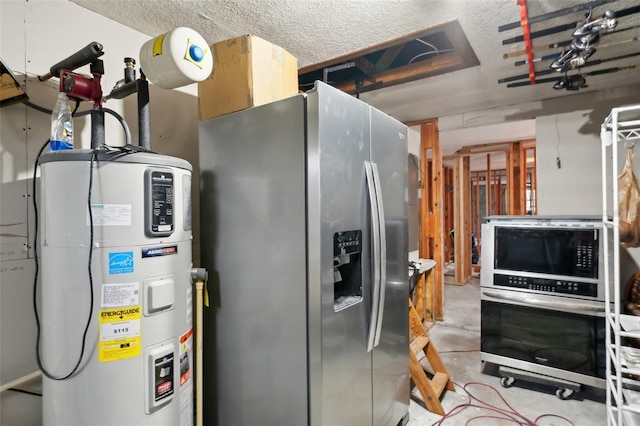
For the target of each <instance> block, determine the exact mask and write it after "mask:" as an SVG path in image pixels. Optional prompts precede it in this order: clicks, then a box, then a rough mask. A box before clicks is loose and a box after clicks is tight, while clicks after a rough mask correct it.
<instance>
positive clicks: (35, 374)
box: [0, 371, 42, 393]
mask: <svg viewBox="0 0 640 426" xmlns="http://www.w3.org/2000/svg"><path fill="white" fill-rule="evenodd" d="M40 376H42V373H41V372H40V371H34V372H33V373H29V374H27V375H26V376H22V377H19V378H17V379H15V380H12V381H10V382H9V383H5V384H4V385H2V386H0V393H2V392H4V391H7V390H9V389H12V388H15V387H16V386H20V385H22V384H24V383H27V382H30V381H31V380H33V379H37V378H38V377H40Z"/></svg>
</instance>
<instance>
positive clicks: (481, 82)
mask: <svg viewBox="0 0 640 426" xmlns="http://www.w3.org/2000/svg"><path fill="white" fill-rule="evenodd" d="M72 1H73V2H74V3H77V4H79V5H81V6H83V7H86V8H88V9H90V10H93V11H95V12H96V13H99V14H101V15H104V16H105V17H108V18H111V19H113V20H115V21H117V22H120V23H122V24H124V25H126V26H128V27H131V28H134V29H136V30H138V31H141V32H143V33H145V34H148V35H149V36H152V37H153V36H156V35H159V34H162V33H164V32H167V31H170V30H172V29H173V28H175V27H178V26H186V27H190V28H193V29H194V30H196V31H198V32H199V33H200V34H202V35H203V36H204V38H205V39H206V40H207V41H209V42H210V43H214V42H217V41H220V40H224V39H227V38H230V37H234V36H237V35H241V34H254V35H257V36H259V37H262V38H264V39H266V40H268V41H271V42H272V43H275V44H277V45H279V46H282V47H283V48H285V49H286V50H288V51H289V52H291V53H292V54H293V55H295V56H296V57H297V58H298V62H299V63H298V65H299V66H301V67H302V66H305V65H310V64H314V63H317V62H320V61H324V60H328V59H331V58H334V57H337V56H341V55H345V54H348V53H350V52H353V51H356V50H359V49H362V48H365V47H369V46H372V45H375V44H378V43H381V42H385V41H388V40H390V39H393V38H397V37H400V36H403V35H405V34H407V33H411V32H415V31H418V30H423V29H426V28H429V27H431V26H433V25H436V24H440V23H443V22H446V21H450V20H454V19H457V20H458V21H459V22H460V24H461V26H462V29H463V31H464V33H465V34H466V36H467V38H468V40H469V41H470V43H471V46H472V48H473V50H474V52H475V54H476V55H477V57H478V59H479V61H480V65H479V66H476V67H472V68H468V69H465V70H461V71H456V72H452V73H448V74H445V75H440V76H435V77H431V78H426V79H423V80H419V81H414V82H411V83H405V84H401V85H398V86H393V87H389V88H385V89H380V90H375V91H372V92H367V93H364V94H362V95H361V98H362V99H363V100H365V101H366V102H368V103H370V104H372V105H374V106H376V107H377V108H379V109H381V110H383V111H385V112H386V113H388V114H390V115H392V116H394V117H396V118H397V119H399V120H401V121H405V122H406V121H412V120H420V119H425V118H431V117H442V116H447V115H453V114H458V113H466V112H471V111H477V110H482V109H486V108H490V107H504V106H508V105H513V104H519V103H523V102H530V101H536V100H542V99H547V98H553V97H558V96H568V95H572V94H575V93H576V92H569V91H565V90H562V91H556V90H554V89H553V88H552V84H538V85H535V86H527V87H518V88H507V87H506V85H505V84H498V79H500V78H504V77H508V76H512V75H516V74H522V73H527V71H528V67H527V66H515V65H514V62H515V61H516V60H522V59H525V57H524V56H520V57H517V58H510V59H503V54H505V53H508V52H513V51H516V50H521V49H523V48H524V43H522V42H520V43H515V44H509V45H503V44H502V40H504V39H507V38H511V37H515V36H518V35H522V30H521V29H520V28H516V29H512V30H508V31H504V32H498V27H499V26H500V25H504V24H508V23H511V22H514V21H519V19H520V8H519V6H518V5H517V1H516V0H484V1H481V0H188V1H187V0H136V1H127V0H72ZM588 1H593V0H579V1H577V0H528V7H529V16H530V17H533V16H537V15H541V14H544V13H548V12H552V11H556V10H559V9H564V8H568V7H572V6H576V5H579V4H583V3H586V2H588ZM638 4H639V2H638V0H616V1H613V2H611V3H609V4H607V5H606V6H598V7H596V8H595V9H594V16H596V17H600V16H601V15H602V13H603V12H604V10H605V9H611V10H614V11H616V10H623V9H626V8H629V7H634V6H637V5H638ZM584 16H585V11H579V12H573V13H571V14H568V15H565V16H562V17H559V18H555V19H552V20H547V21H544V22H540V23H536V24H532V25H531V31H537V30H541V29H545V28H550V27H553V26H557V25H560V24H567V23H577V22H579V21H581V20H582V19H584ZM639 24H640V13H636V14H633V15H629V16H627V17H624V18H621V19H620V22H619V24H618V28H626V27H631V26H635V25H639ZM639 34H640V30H639V29H637V28H636V29H633V30H630V31H625V32H621V33H619V34H610V35H608V36H607V37H606V39H605V38H604V37H603V38H602V40H601V45H603V46H602V47H600V48H599V49H598V51H597V52H596V53H595V55H593V57H592V58H591V60H595V59H605V58H610V57H617V56H620V55H624V54H628V53H634V52H640V42H638V41H634V42H629V43H620V44H618V45H616V46H612V47H606V46H604V44H605V40H606V43H612V42H615V41H623V40H626V39H629V38H631V37H634V36H638V35H639ZM570 35H571V30H567V31H564V32H561V33H558V34H554V35H550V36H545V37H541V38H537V39H535V40H533V45H534V46H536V45H544V44H549V43H553V42H556V41H561V40H566V39H569V38H570ZM560 50H561V49H552V50H548V51H544V52H540V53H536V54H535V56H540V55H548V54H551V53H557V52H560ZM635 64H638V68H635V69H632V70H628V71H621V72H617V73H610V74H604V75H599V76H590V77H587V82H588V87H587V88H584V89H582V90H581V91H590V90H598V89H604V88H614V87H619V86H624V85H628V84H636V83H638V82H639V81H640V56H637V57H633V58H628V59H624V60H618V61H615V62H614V61H612V62H607V63H606V64H602V65H600V66H595V67H592V68H593V69H591V68H589V70H590V71H591V70H596V69H604V68H610V67H618V66H625V65H635ZM548 68H549V62H539V63H537V64H536V70H546V69H548ZM584 71H585V72H586V71H587V68H585V69H584ZM555 75H557V76H558V78H560V77H561V75H559V74H555ZM552 76H553V75H552ZM546 77H549V76H546Z"/></svg>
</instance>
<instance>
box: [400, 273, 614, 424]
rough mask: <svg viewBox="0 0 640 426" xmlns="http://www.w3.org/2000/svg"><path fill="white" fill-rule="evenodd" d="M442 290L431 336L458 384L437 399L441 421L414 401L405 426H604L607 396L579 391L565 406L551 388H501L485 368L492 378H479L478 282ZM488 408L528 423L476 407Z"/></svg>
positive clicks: (518, 384) (526, 384) (523, 385)
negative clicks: (441, 410) (441, 304)
mask: <svg viewBox="0 0 640 426" xmlns="http://www.w3.org/2000/svg"><path fill="white" fill-rule="evenodd" d="M444 290H445V291H444V298H445V306H444V315H445V319H444V321H438V322H436V323H435V324H433V325H430V329H429V335H430V337H431V341H432V342H433V344H434V345H436V348H437V349H438V352H439V353H440V355H441V358H442V361H443V362H444V364H445V366H446V367H447V370H448V371H449V374H450V376H451V378H452V380H453V381H454V383H455V384H456V391H455V392H452V391H445V393H444V395H443V397H442V399H441V402H442V406H443V408H444V410H445V412H446V415H445V416H444V417H443V416H439V415H436V414H433V413H431V412H429V411H427V410H426V409H424V408H423V407H422V406H421V405H420V404H419V403H417V402H416V401H413V400H412V401H411V404H410V407H409V414H410V420H409V426H432V425H440V424H442V425H445V426H446V425H451V426H457V425H464V424H466V422H467V421H469V420H470V419H474V420H472V421H471V424H472V425H474V426H478V425H483V426H500V425H513V424H529V425H536V426H550V425H555V426H568V425H575V426H603V425H606V424H607V420H606V410H605V403H604V401H605V396H606V392H605V391H604V390H603V389H596V388H590V387H583V389H582V390H581V391H579V392H576V393H574V394H573V395H572V396H571V397H570V398H569V399H567V400H564V401H563V400H560V399H559V398H557V397H556V396H555V391H556V388H555V387H551V386H544V385H538V384H534V383H531V382H524V381H519V380H516V382H515V383H514V385H513V386H512V387H510V388H504V387H502V386H501V385H500V378H499V377H498V376H497V375H493V374H494V371H492V370H494V369H493V368H490V367H492V366H489V368H487V369H486V372H487V373H490V374H483V373H482V371H481V370H482V363H481V361H480V280H479V278H477V277H473V278H472V279H471V280H470V281H469V282H467V283H466V284H465V285H461V286H460V285H450V284H447V285H445V289H444ZM465 385H466V389H467V391H468V392H470V393H471V395H473V398H475V399H472V400H471V401H472V402H471V404H472V406H468V405H467V404H469V396H468V394H467V393H466V392H465V390H464V389H463V387H465ZM489 386H490V387H492V388H493V389H492V388H490V387H489ZM413 395H414V397H416V398H417V399H419V400H420V399H421V398H420V396H419V392H418V390H417V389H414V390H413ZM502 398H503V399H504V401H502V400H501V399H502ZM507 404H508V405H507ZM486 406H493V407H496V408H499V409H501V410H509V411H511V412H514V413H519V414H520V415H522V416H524V417H525V418H526V419H528V420H529V421H530V423H528V422H527V421H526V420H523V418H522V417H520V418H519V420H520V422H514V421H512V420H500V419H498V418H497V416H498V417H502V418H505V417H506V416H505V415H504V414H500V413H498V412H496V411H493V410H490V409H487V408H479V407H486ZM456 407H460V408H456ZM463 407H466V408H463ZM456 413H457V414H456ZM512 416H514V414H512ZM540 416H543V417H540Z"/></svg>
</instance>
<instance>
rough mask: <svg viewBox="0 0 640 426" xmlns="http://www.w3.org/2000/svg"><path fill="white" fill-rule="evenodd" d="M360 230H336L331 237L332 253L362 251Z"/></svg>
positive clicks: (340, 253)
mask: <svg viewBox="0 0 640 426" xmlns="http://www.w3.org/2000/svg"><path fill="white" fill-rule="evenodd" d="M361 242H362V231H360V230H357V231H342V232H336V233H335V235H334V238H333V255H334V256H340V255H343V254H352V253H359V252H361V251H362V247H361V245H362V243H361Z"/></svg>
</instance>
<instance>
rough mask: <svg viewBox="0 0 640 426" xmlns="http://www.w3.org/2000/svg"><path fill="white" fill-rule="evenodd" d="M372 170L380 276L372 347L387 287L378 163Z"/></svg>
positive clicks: (380, 326)
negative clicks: (376, 204)
mask: <svg viewBox="0 0 640 426" xmlns="http://www.w3.org/2000/svg"><path fill="white" fill-rule="evenodd" d="M371 166H372V167H371V168H372V171H373V182H374V187H375V192H376V200H377V203H378V225H377V226H378V232H379V236H380V250H379V251H378V253H379V257H378V265H379V270H380V278H379V279H378V287H379V293H380V300H379V303H378V308H377V309H378V319H377V325H376V334H375V342H374V344H373V346H374V347H376V346H378V344H379V343H380V334H381V333H382V317H383V314H384V301H385V290H386V287H387V233H386V230H385V217H384V206H383V204H382V190H381V189H380V185H381V184H380V174H379V173H378V165H377V164H376V163H371Z"/></svg>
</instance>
